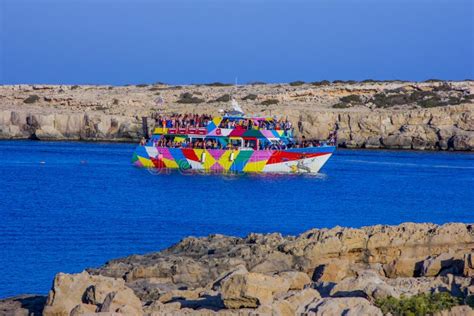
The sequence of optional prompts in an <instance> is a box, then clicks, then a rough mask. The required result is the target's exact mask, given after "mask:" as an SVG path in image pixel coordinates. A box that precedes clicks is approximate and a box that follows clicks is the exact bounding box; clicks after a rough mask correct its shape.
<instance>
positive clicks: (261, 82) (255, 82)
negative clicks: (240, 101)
mask: <svg viewBox="0 0 474 316" xmlns="http://www.w3.org/2000/svg"><path fill="white" fill-rule="evenodd" d="M248 84H249V85H251V86H260V85H266V84H267V83H266V82H263V81H252V82H249V83H248Z"/></svg>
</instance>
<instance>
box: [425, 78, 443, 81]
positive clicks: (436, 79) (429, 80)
mask: <svg viewBox="0 0 474 316" xmlns="http://www.w3.org/2000/svg"><path fill="white" fill-rule="evenodd" d="M441 81H443V80H440V79H427V80H425V82H441Z"/></svg>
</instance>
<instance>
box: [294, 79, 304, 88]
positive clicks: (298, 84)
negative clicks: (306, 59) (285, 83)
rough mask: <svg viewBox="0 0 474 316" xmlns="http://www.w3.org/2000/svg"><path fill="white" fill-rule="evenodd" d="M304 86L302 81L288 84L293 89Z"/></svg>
mask: <svg viewBox="0 0 474 316" xmlns="http://www.w3.org/2000/svg"><path fill="white" fill-rule="evenodd" d="M304 84H305V82H304V81H301V80H297V81H292V82H290V86H292V87H295V86H302V85H304Z"/></svg>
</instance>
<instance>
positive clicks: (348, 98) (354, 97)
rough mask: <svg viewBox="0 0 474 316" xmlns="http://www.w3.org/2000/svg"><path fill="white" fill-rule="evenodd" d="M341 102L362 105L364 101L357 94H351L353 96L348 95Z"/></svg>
mask: <svg viewBox="0 0 474 316" xmlns="http://www.w3.org/2000/svg"><path fill="white" fill-rule="evenodd" d="M341 102H344V103H361V102H362V99H361V97H360V96H359V95H357V94H351V95H347V96H345V97H342V98H341Z"/></svg>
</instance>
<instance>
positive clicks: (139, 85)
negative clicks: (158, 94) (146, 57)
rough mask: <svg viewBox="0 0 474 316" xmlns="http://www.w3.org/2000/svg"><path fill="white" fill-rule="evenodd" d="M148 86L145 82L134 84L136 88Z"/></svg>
mask: <svg viewBox="0 0 474 316" xmlns="http://www.w3.org/2000/svg"><path fill="white" fill-rule="evenodd" d="M148 86H149V85H148V84H146V83H140V84H137V85H135V87H137V88H145V87H148Z"/></svg>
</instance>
